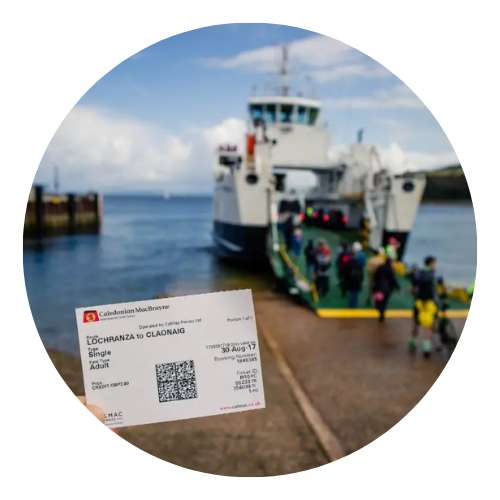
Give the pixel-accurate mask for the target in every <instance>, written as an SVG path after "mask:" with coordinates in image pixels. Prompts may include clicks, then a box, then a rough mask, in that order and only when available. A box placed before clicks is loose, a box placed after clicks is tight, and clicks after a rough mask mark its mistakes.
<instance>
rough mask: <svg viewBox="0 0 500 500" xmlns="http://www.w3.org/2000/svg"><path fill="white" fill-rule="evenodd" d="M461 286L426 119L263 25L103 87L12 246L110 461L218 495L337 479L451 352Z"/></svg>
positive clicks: (167, 43)
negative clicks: (124, 454) (153, 460)
mask: <svg viewBox="0 0 500 500" xmlns="http://www.w3.org/2000/svg"><path fill="white" fill-rule="evenodd" d="M26 195H28V193H26ZM475 268H476V234H475V223H474V210H473V206H472V202H471V198H470V194H469V190H468V186H467V182H466V179H465V176H464V172H463V171H462V168H461V166H460V163H459V160H458V159H457V157H456V155H455V153H454V151H453V148H452V146H451V145H450V143H449V142H448V140H447V138H446V135H445V134H444V132H443V131H442V130H441V128H440V126H439V124H438V123H437V122H436V120H435V119H434V118H433V116H432V114H431V112H430V111H429V110H428V109H427V108H426V107H425V106H424V104H423V103H422V102H421V101H420V100H419V98H418V97H417V96H416V95H415V94H414V93H413V92H412V91H411V90H410V89H409V88H408V87H407V86H406V85H405V84H404V83H403V82H401V80H399V79H398V78H397V76H395V75H394V74H393V73H391V72H390V71H389V70H387V69H386V68H384V67H383V66H381V65H380V64H378V63H377V62H376V61H374V60H373V59H371V58H370V57H368V56H367V55H365V54H363V53H361V52H359V51H357V50H355V49H354V48H352V47H350V46H348V45H345V44H343V43H341V42H340V41H337V40H334V39H332V38H328V37H325V36H322V35H319V34H316V33H312V32H309V31H305V30H302V29H298V28H293V27H289V26H281V25H272V24H228V25H220V26H212V27H208V28H203V29H199V30H195V31H190V32H187V33H183V34H181V35H178V36H175V37H172V38H169V39H166V40H163V41H161V42H159V43H157V44H155V45H153V46H151V47H148V48H146V49H144V50H143V51H141V52H139V53H137V54H135V55H133V56H131V57H130V58H129V59H127V60H126V61H124V62H122V63H121V64H119V65H118V66H117V67H116V68H114V69H113V70H112V71H110V72H109V73H108V74H107V75H105V76H104V77H103V78H102V79H101V80H99V81H98V82H97V83H96V84H95V85H94V86H93V87H92V88H91V89H90V90H89V91H88V92H87V93H86V94H85V95H84V96H83V97H82V98H81V99H80V101H79V102H78V103H77V104H76V105H75V106H74V108H73V109H71V110H70V111H69V113H68V115H67V116H66V118H65V119H64V121H63V122H62V124H61V125H60V127H59V129H58V130H57V132H56V133H55V135H54V137H53V139H52V141H51V142H50V144H49V146H48V148H47V150H46V152H45V154H44V156H43V158H42V160H41V163H40V166H39V168H38V171H37V174H36V177H35V179H34V181H33V186H32V188H31V191H30V193H29V199H28V203H27V209H26V217H25V224H24V273H25V280H26V289H27V293H28V297H29V303H30V306H31V310H32V313H33V317H34V320H35V323H36V326H37V329H38V332H39V334H40V336H41V338H42V341H43V344H44V346H45V348H46V349H47V352H48V354H49V356H50V358H51V360H52V361H53V363H54V365H55V366H56V368H57V370H58V371H59V373H60V374H61V377H62V378H63V379H64V381H65V382H66V383H67V384H68V386H69V387H70V388H71V390H72V391H73V392H74V394H75V397H76V396H78V397H80V399H81V401H82V404H83V405H85V406H86V407H87V409H88V410H89V411H91V412H92V413H94V415H95V416H96V417H97V418H98V419H99V420H101V422H102V425H106V426H108V427H109V428H111V429H113V430H114V431H115V432H116V434H117V439H120V438H122V439H125V440H127V441H128V442H130V443H131V444H133V445H135V446H137V447H138V448H140V449H142V450H144V451H146V452H148V453H150V454H152V455H154V456H157V457H160V458H162V459H164V460H166V461H168V462H171V463H174V464H178V465H181V466H183V467H187V468H190V469H194V470H198V471H202V472H208V473H213V474H221V475H230V476H269V475H279V474H288V473H292V472H299V471H303V470H307V469H310V468H313V467H317V466H320V465H323V464H327V463H329V462H331V461H334V460H338V459H340V458H342V457H344V456H346V455H348V454H350V453H352V452H354V451H356V450H359V449H360V448H362V447H363V446H365V445H367V444H369V443H370V442H372V441H373V440H374V439H376V438H377V437H379V436H381V435H382V434H383V433H385V432H386V431H388V430H389V429H390V428H391V427H392V426H393V425H395V424H396V423H398V422H399V421H400V420H401V419H402V418H403V417H404V416H405V415H406V414H407V413H408V412H409V411H410V410H411V409H412V408H413V407H414V406H415V405H416V404H417V403H418V402H419V400H420V399H421V398H422V397H423V396H424V395H425V393H426V392H427V391H428V390H429V388H430V387H431V386H432V384H433V383H434V382H435V380H436V379H437V377H438V376H439V375H440V373H441V371H442V370H443V368H444V366H445V365H446V363H447V362H448V360H449V359H450V356H451V355H452V354H453V351H454V349H455V348H456V347H457V343H458V346H460V343H459V339H460V334H461V331H462V328H463V326H464V322H465V320H466V318H467V313H468V310H469V306H470V301H471V299H472V296H473V293H474V277H475ZM429 425H432V422H429ZM75 453H76V451H75ZM408 453H411V450H409V451H408Z"/></svg>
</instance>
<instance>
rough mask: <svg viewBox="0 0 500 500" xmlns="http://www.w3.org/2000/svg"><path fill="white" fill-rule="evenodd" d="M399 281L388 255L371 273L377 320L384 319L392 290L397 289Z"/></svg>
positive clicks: (382, 320)
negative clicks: (372, 273) (373, 272)
mask: <svg viewBox="0 0 500 500" xmlns="http://www.w3.org/2000/svg"><path fill="white" fill-rule="evenodd" d="M399 288H400V287H399V283H398V280H397V279H396V275H395V274H394V269H393V268H392V259H390V258H389V257H388V258H387V259H386V260H385V262H384V263H383V264H381V265H380V266H378V267H377V269H376V271H375V274H374V275H373V289H372V298H373V303H374V306H375V309H377V310H378V312H379V321H380V322H381V323H382V322H384V320H385V310H386V309H387V304H388V303H389V299H390V298H391V295H392V292H394V290H399Z"/></svg>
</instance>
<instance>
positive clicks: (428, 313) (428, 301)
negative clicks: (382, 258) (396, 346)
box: [408, 255, 438, 358]
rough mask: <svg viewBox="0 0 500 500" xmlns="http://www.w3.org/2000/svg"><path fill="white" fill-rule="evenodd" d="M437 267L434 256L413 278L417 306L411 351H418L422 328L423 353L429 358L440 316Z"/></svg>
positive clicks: (410, 343) (414, 315)
mask: <svg viewBox="0 0 500 500" xmlns="http://www.w3.org/2000/svg"><path fill="white" fill-rule="evenodd" d="M436 265H437V259H436V258H435V257H433V256H432V255H429V256H427V257H426V258H425V259H424V269H421V270H418V271H416V273H414V276H413V278H412V282H413V294H414V296H415V306H414V309H413V319H414V324H413V331H412V335H411V337H410V340H409V341H408V346H409V348H410V351H412V352H413V351H415V350H416V349H417V339H418V337H419V333H420V327H422V328H423V329H424V330H425V334H424V338H423V339H422V353H423V355H424V356H425V357H426V358H428V357H429V356H430V355H431V353H432V335H433V326H434V321H435V320H436V318H437V315H438V307H437V291H436V276H435V271H436Z"/></svg>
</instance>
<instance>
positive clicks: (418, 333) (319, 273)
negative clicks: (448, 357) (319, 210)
mask: <svg viewBox="0 0 500 500" xmlns="http://www.w3.org/2000/svg"><path fill="white" fill-rule="evenodd" d="M287 203H288V204H287V206H286V207H284V208H286V210H283V211H282V212H281V213H282V214H283V215H284V217H283V218H282V222H281V224H280V226H281V231H282V234H283V238H284V243H285V246H286V249H287V252H288V253H289V254H290V255H291V256H292V258H294V259H295V261H296V262H297V261H299V259H300V258H301V257H302V256H304V259H305V269H306V271H305V274H306V277H307V279H308V280H309V281H310V282H312V283H314V285H315V288H316V291H317V294H318V296H319V297H320V298H322V297H325V296H327V295H328V294H329V293H330V292H331V291H332V288H333V287H338V291H339V292H340V295H341V297H342V298H344V300H345V305H346V306H347V307H348V308H353V309H355V308H358V307H360V295H361V292H362V290H363V288H364V285H365V280H367V283H366V288H367V290H368V294H367V296H366V302H365V303H364V304H363V306H364V307H374V308H375V309H376V310H377V311H378V314H379V321H380V322H384V321H385V316H386V310H387V306H388V304H389V301H390V299H391V296H392V295H393V293H394V292H396V291H398V290H399V289H400V283H399V281H398V279H397V277H396V272H395V267H396V266H397V265H398V262H399V255H400V243H399V241H398V240H397V239H396V238H394V237H391V238H389V240H388V242H387V245H385V246H384V247H381V248H379V249H378V251H377V252H375V253H373V254H372V255H371V256H370V257H368V256H367V253H366V252H365V250H364V249H363V246H362V245H361V243H360V242H359V241H355V242H353V243H350V242H343V243H341V244H340V246H339V249H338V252H337V253H336V255H334V252H333V251H332V249H331V248H330V246H329V244H328V241H327V240H326V239H323V238H319V239H318V240H317V241H314V240H312V239H308V240H307V243H306V244H305V245H304V241H303V240H304V233H303V230H302V219H301V217H300V205H299V204H298V203H296V205H297V206H295V205H293V206H292V204H293V203H292V202H287ZM399 265H401V264H399ZM436 265H437V260H436V258H435V257H433V256H428V257H426V258H425V259H424V262H423V267H422V268H417V267H415V268H413V269H411V270H410V271H409V272H408V273H407V275H406V278H408V279H409V281H410V283H411V293H412V295H413V298H414V307H413V328H412V332H411V336H410V339H409V348H410V350H411V351H416V350H417V347H418V344H419V342H420V344H421V345H420V348H421V351H422V352H423V353H424V355H425V356H428V355H430V353H431V351H432V349H433V344H432V336H433V334H434V332H435V331H436V330H437V332H438V333H439V336H440V339H441V343H442V344H443V345H448V347H450V349H451V350H452V349H453V347H454V343H455V342H456V338H457V335H456V331H455V330H454V327H453V324H452V322H451V321H450V320H449V318H448V314H447V311H448V309H449V307H448V303H447V291H446V286H445V284H444V281H443V279H442V278H438V277H437V276H436V272H435V271H436ZM332 276H336V280H335V282H334V284H333V286H332V282H331V281H332Z"/></svg>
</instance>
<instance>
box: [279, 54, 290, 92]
mask: <svg viewBox="0 0 500 500" xmlns="http://www.w3.org/2000/svg"><path fill="white" fill-rule="evenodd" d="M280 76H281V89H280V90H281V95H283V96H287V95H288V94H289V92H290V85H289V82H288V47H287V46H286V45H283V46H282V47H281V66H280Z"/></svg>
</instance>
